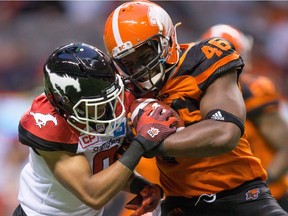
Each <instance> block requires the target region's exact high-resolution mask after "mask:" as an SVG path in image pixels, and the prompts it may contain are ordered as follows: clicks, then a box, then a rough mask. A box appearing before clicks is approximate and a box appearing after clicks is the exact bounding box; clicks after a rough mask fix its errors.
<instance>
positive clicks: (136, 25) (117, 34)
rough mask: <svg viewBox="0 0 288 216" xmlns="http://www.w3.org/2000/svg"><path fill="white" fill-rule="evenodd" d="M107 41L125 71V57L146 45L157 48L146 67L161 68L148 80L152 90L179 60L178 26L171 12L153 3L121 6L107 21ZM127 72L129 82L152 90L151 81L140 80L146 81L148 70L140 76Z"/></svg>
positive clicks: (145, 2) (109, 48)
mask: <svg viewBox="0 0 288 216" xmlns="http://www.w3.org/2000/svg"><path fill="white" fill-rule="evenodd" d="M176 26H177V25H176ZM103 38H104V44H105V46H106V50H107V52H108V54H109V55H111V56H112V57H113V58H114V60H116V62H117V63H118V64H119V66H120V67H121V68H122V69H123V65H121V60H122V59H123V58H124V57H126V56H127V55H129V54H131V53H133V52H135V50H137V49H138V48H139V47H141V46H143V45H150V46H153V47H154V50H155V55H153V59H152V60H149V62H145V64H143V68H144V67H145V69H146V71H147V70H148V71H149V70H150V71H151V70H152V69H153V68H154V69H155V68H156V67H160V68H161V69H160V70H159V71H160V72H159V73H157V74H156V75H155V70H154V74H152V73H151V72H150V75H149V80H148V81H149V85H151V86H152V87H153V86H155V84H156V83H157V82H158V81H159V80H160V79H162V78H163V76H164V73H165V72H166V71H168V70H170V69H171V68H172V67H173V66H174V65H175V64H176V63H177V62H178V60H179V45H178V43H177V39H176V30H175V26H174V25H173V23H172V20H171V18H170V16H169V15H168V13H167V12H166V11H165V10H164V9H163V8H161V7H160V6H159V5H157V4H155V3H153V2H149V1H141V0H140V1H131V2H126V3H123V4H122V5H120V6H119V7H117V8H116V9H115V10H114V11H113V12H112V13H111V14H110V16H109V17H108V19H107V21H106V24H105V28H104V36H103ZM164 64H165V66H164ZM123 72H124V77H125V75H126V77H130V78H129V80H130V81H131V82H133V83H134V84H135V83H137V84H138V85H139V84H140V86H141V85H142V87H144V88H146V89H151V86H149V85H147V82H145V83H144V82H143V81H140V79H138V78H139V77H142V79H143V76H144V75H143V73H144V71H141V74H137V75H135V74H134V73H132V72H130V73H129V70H125V69H123ZM133 75H134V77H132V76H133ZM147 77H148V76H147ZM147 86H148V87H147Z"/></svg>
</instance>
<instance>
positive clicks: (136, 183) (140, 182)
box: [130, 176, 151, 194]
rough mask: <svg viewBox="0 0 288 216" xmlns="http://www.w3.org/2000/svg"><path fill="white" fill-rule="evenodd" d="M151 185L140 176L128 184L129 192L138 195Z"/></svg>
mask: <svg viewBox="0 0 288 216" xmlns="http://www.w3.org/2000/svg"><path fill="white" fill-rule="evenodd" d="M150 184H151V183H150V182H149V181H147V180H146V179H144V178H142V177H141V176H136V177H135V178H134V179H133V180H132V182H131V183H130V192H131V193H133V194H140V192H141V191H142V190H143V188H144V187H145V186H147V185H150Z"/></svg>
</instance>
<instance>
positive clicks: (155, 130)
mask: <svg viewBox="0 0 288 216" xmlns="http://www.w3.org/2000/svg"><path fill="white" fill-rule="evenodd" d="M159 132H160V130H159V129H158V128H154V127H151V128H150V129H149V130H148V131H147V133H148V134H149V135H150V136H151V137H152V138H153V137H155V136H157V135H158V134H159Z"/></svg>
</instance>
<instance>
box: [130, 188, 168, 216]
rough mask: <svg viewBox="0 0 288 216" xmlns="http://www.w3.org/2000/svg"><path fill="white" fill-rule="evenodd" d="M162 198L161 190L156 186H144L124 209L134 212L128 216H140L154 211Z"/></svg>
mask: <svg viewBox="0 0 288 216" xmlns="http://www.w3.org/2000/svg"><path fill="white" fill-rule="evenodd" d="M162 197H163V190H162V188H161V187H160V186H159V185H157V184H150V185H147V186H145V187H144V188H143V189H142V191H141V192H140V194H138V195H137V196H136V197H135V198H133V199H132V200H131V201H129V202H128V203H127V204H126V205H125V208H127V209H130V210H135V212H133V214H131V215H130V216H140V215H143V214H145V213H147V212H152V211H154V210H155V209H156V207H157V205H158V203H159V202H160V200H161V198H162Z"/></svg>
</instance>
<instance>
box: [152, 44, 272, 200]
mask: <svg viewBox="0 0 288 216" xmlns="http://www.w3.org/2000/svg"><path fill="white" fill-rule="evenodd" d="M181 49H182V55H181V58H180V60H179V63H178V64H177V66H176V67H175V68H174V69H173V70H172V71H171V72H170V74H169V78H168V80H167V82H166V83H165V85H164V87H163V88H162V90H161V92H160V95H159V98H161V99H162V100H163V101H164V102H165V103H167V104H169V105H170V106H171V107H172V108H173V109H174V110H176V111H177V112H178V113H179V115H180V117H181V119H182V120H183V121H184V122H185V125H186V126H189V125H191V124H195V123H197V122H199V121H201V120H203V116H202V115H201V112H200V109H199V105H200V101H201V97H202V96H203V94H204V93H205V91H206V89H207V88H208V87H209V85H210V84H211V83H212V82H213V81H214V80H216V79H217V78H218V77H221V76H222V75H224V74H225V73H227V72H229V71H231V70H235V69H237V70H238V71H239V74H240V72H241V70H242V67H243V61H242V59H241V57H240V56H239V54H238V53H237V52H235V51H234V50H232V49H231V47H230V45H228V42H227V41H223V40H219V39H213V40H204V41H200V42H198V43H191V44H182V45H181ZM219 97H221V95H219ZM157 165H158V167H159V170H160V182H161V185H162V186H163V188H164V191H165V193H166V195H168V196H185V197H188V198H190V197H195V196H200V195H201V194H214V193H218V192H221V191H223V190H230V189H232V188H235V187H237V186H239V185H241V184H242V183H244V182H246V181H249V180H253V179H256V178H261V179H263V180H265V179H266V177H267V176H266V172H265V170H264V169H263V167H262V165H261V163H260V160H259V159H258V158H256V157H255V156H254V155H253V154H252V152H251V149H250V145H249V143H248V141H247V139H246V134H245V133H244V135H243V136H242V137H241V139H240V141H239V144H238V145H237V146H236V147H235V149H234V150H232V151H230V152H228V153H225V154H221V155H218V156H213V157H206V158H201V159H196V158H160V157H159V158H157Z"/></svg>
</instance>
